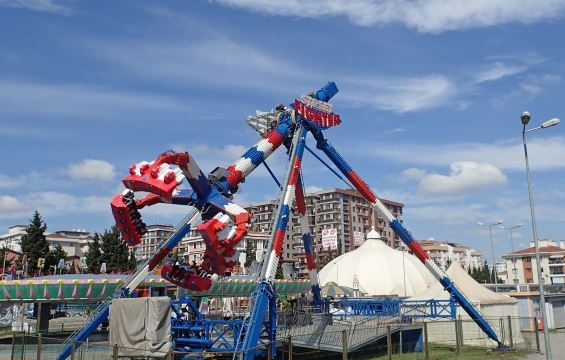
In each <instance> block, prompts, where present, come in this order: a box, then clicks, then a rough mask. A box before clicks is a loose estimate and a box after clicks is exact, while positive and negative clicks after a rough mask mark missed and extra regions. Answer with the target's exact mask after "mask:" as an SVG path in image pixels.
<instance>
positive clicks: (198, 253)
mask: <svg viewBox="0 0 565 360" xmlns="http://www.w3.org/2000/svg"><path fill="white" fill-rule="evenodd" d="M173 231H174V227H173V226H172V225H149V226H147V232H146V233H145V234H143V236H142V238H141V244H140V245H138V246H137V247H136V249H135V254H136V258H137V259H138V260H145V259H147V258H148V257H149V256H151V255H152V254H153V253H155V252H156V251H157V249H158V247H159V244H161V243H162V242H163V240H165V239H167V238H169V237H170V236H171V235H172V233H173ZM267 240H268V234H267V233H265V232H255V231H249V232H248V234H247V235H246V236H245V237H244V239H243V241H242V242H241V244H240V246H239V247H238V248H237V250H239V251H240V257H239V262H240V264H244V263H245V262H246V258H247V256H251V257H252V258H253V259H257V260H259V261H260V260H261V259H262V256H263V255H264V248H265V246H266V241H267ZM248 241H251V242H252V243H253V245H252V248H253V249H255V254H246V253H245V251H244V250H245V249H246V246H247V242H248ZM205 251H206V245H205V243H204V240H203V239H202V236H200V233H199V232H198V231H195V230H191V231H189V232H188V233H187V234H186V235H185V236H184V237H183V238H182V240H181V241H180V242H179V243H178V245H177V246H176V248H175V250H174V252H175V253H176V255H177V256H182V257H184V258H185V259H186V260H187V261H189V262H192V261H195V262H196V263H199V262H200V261H201V260H202V258H203V256H204V252H205Z"/></svg>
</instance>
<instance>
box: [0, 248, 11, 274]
mask: <svg viewBox="0 0 565 360" xmlns="http://www.w3.org/2000/svg"><path fill="white" fill-rule="evenodd" d="M0 251H2V252H1V253H0V266H2V267H3V268H2V272H4V273H5V272H6V269H9V268H10V266H12V261H11V260H8V257H7V252H8V248H6V247H4V248H2V250H0ZM4 259H5V260H6V262H5V263H4Z"/></svg>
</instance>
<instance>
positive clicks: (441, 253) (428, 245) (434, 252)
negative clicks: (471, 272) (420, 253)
mask: <svg viewBox="0 0 565 360" xmlns="http://www.w3.org/2000/svg"><path fill="white" fill-rule="evenodd" d="M420 244H421V245H422V248H423V249H424V250H426V252H427V253H428V254H429V255H430V258H432V260H434V261H435V263H436V264H438V265H439V266H440V267H441V268H442V269H447V267H448V264H450V263H454V262H456V263H459V264H460V265H461V267H462V268H464V269H469V268H471V269H473V268H477V269H478V268H481V267H482V266H483V253H482V252H481V251H478V250H475V249H472V248H470V247H468V246H465V245H462V244H457V243H452V242H445V241H436V240H433V239H428V240H420Z"/></svg>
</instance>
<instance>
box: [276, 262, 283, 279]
mask: <svg viewBox="0 0 565 360" xmlns="http://www.w3.org/2000/svg"><path fill="white" fill-rule="evenodd" d="M283 277H284V276H283V271H282V263H279V266H277V272H276V273H275V279H282V278H283Z"/></svg>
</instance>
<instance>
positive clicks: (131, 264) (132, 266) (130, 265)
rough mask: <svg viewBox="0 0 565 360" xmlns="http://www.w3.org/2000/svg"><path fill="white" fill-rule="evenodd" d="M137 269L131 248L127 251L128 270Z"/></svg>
mask: <svg viewBox="0 0 565 360" xmlns="http://www.w3.org/2000/svg"><path fill="white" fill-rule="evenodd" d="M135 268H137V259H136V258H135V251H134V249H133V248H131V249H130V250H129V259H128V270H135Z"/></svg>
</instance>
